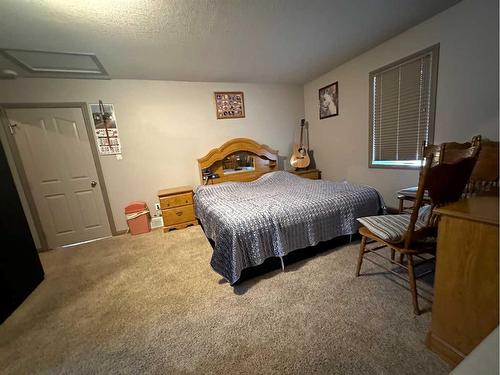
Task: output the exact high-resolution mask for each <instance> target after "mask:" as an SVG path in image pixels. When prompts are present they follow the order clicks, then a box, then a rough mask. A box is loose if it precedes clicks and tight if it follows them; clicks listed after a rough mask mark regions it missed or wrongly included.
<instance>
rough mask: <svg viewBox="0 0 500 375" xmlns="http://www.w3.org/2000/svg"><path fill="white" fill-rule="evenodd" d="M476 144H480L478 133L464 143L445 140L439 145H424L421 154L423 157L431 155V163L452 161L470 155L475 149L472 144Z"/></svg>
mask: <svg viewBox="0 0 500 375" xmlns="http://www.w3.org/2000/svg"><path fill="white" fill-rule="evenodd" d="M478 145H481V136H480V135H476V136H474V137H473V138H472V140H471V141H470V142H465V143H457V142H446V143H441V144H439V145H427V146H425V147H424V150H423V152H422V155H423V157H424V158H425V159H428V158H429V157H430V156H431V155H432V157H431V159H432V165H437V164H441V163H453V162H456V161H458V160H460V159H463V158H466V157H469V156H471V152H473V150H475V149H474V148H473V147H472V146H478Z"/></svg>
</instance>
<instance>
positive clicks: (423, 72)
mask: <svg viewBox="0 0 500 375" xmlns="http://www.w3.org/2000/svg"><path fill="white" fill-rule="evenodd" d="M433 58H434V56H433V51H432V50H431V51H426V52H425V53H422V54H420V55H417V56H415V55H414V56H412V57H411V58H408V59H406V60H404V61H403V62H399V63H397V64H395V65H392V66H390V67H388V68H385V69H384V68H383V69H381V70H378V71H376V72H372V73H371V74H370V90H371V95H370V100H371V103H370V104H371V105H370V112H371V113H370V125H371V126H370V131H371V136H370V140H371V144H370V147H371V152H370V155H371V160H370V164H371V165H372V166H377V165H381V166H384V165H386V166H391V165H393V166H404V165H408V166H412V165H418V164H419V161H420V159H421V152H422V146H423V144H428V142H429V140H430V134H431V130H432V129H431V125H432V124H431V120H433V114H431V109H433V105H432V103H433V98H432V94H433V90H432V84H433V82H432V73H433V72H432V70H433Z"/></svg>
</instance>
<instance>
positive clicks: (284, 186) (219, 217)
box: [194, 171, 385, 284]
mask: <svg viewBox="0 0 500 375" xmlns="http://www.w3.org/2000/svg"><path fill="white" fill-rule="evenodd" d="M194 203H195V210H196V216H197V217H198V219H199V220H200V221H201V224H202V226H203V229H204V231H205V234H206V236H207V237H208V238H210V239H212V240H213V242H214V250H213V254H212V259H211V261H210V264H211V266H212V268H213V269H214V270H215V271H216V272H217V273H219V274H220V275H221V276H223V277H224V278H225V279H226V280H227V281H229V283H231V284H234V283H235V282H236V281H238V279H239V278H240V275H241V271H242V270H243V269H245V268H248V267H253V266H257V265H259V264H261V263H262V262H264V260H265V259H267V258H269V257H282V256H284V255H286V254H288V253H289V252H291V251H293V250H297V249H302V248H305V247H308V246H313V245H316V244H318V243H319V242H321V241H327V240H330V239H332V238H335V237H338V236H342V235H349V234H353V233H356V231H357V229H358V227H359V223H358V222H357V221H356V219H357V218H359V217H363V216H372V215H377V214H379V213H382V212H383V211H384V210H385V207H384V203H383V200H382V197H381V196H380V194H379V193H378V192H377V191H376V190H375V189H374V188H372V187H370V186H366V185H358V184H352V183H349V182H347V181H342V182H334V181H327V180H310V179H306V178H302V177H298V176H296V175H294V174H291V173H288V172H284V171H278V172H272V173H267V174H265V175H263V176H261V177H260V178H259V179H257V180H255V181H252V182H225V183H221V184H216V185H208V186H200V187H198V188H197V189H196V191H195V195H194Z"/></svg>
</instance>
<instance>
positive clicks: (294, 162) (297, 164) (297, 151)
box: [290, 119, 311, 168]
mask: <svg viewBox="0 0 500 375" xmlns="http://www.w3.org/2000/svg"><path fill="white" fill-rule="evenodd" d="M305 124H306V120H304V119H302V120H300V144H295V145H293V152H292V157H291V158H290V165H291V166H292V167H294V168H307V167H309V164H311V158H310V157H309V153H308V152H307V147H306V146H305V145H304V142H303V141H302V140H303V139H304V125H305ZM307 143H308V144H309V136H307Z"/></svg>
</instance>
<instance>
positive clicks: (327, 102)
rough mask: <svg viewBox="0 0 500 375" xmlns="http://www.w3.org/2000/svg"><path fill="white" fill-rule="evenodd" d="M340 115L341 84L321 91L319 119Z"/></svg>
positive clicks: (336, 83) (326, 87)
mask: <svg viewBox="0 0 500 375" xmlns="http://www.w3.org/2000/svg"><path fill="white" fill-rule="evenodd" d="M338 114H339V83H338V81H337V82H335V83H331V84H329V85H328V86H325V87H322V88H320V89H319V119H320V120H322V119H324V118H328V117H332V116H337V115H338Z"/></svg>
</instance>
